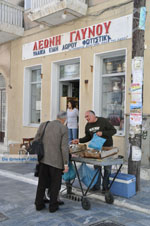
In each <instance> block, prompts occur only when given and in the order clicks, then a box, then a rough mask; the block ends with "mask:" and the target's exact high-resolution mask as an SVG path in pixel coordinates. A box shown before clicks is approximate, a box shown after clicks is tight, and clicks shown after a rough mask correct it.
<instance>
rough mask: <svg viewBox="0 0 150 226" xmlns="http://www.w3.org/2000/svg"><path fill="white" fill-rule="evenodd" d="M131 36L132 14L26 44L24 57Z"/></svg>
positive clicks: (114, 40) (124, 38)
mask: <svg viewBox="0 0 150 226" xmlns="http://www.w3.org/2000/svg"><path fill="white" fill-rule="evenodd" d="M122 28H123V29H122ZM131 37H132V14H131V15H127V16H123V17H120V18H117V19H113V20H109V21H106V22H103V23H99V24H95V25H93V26H89V27H85V28H80V29H78V30H74V31H71V32H67V33H63V34H59V35H56V36H52V37H48V38H45V39H41V40H38V41H35V42H31V43H27V44H24V45H23V48H22V59H23V60H27V59H31V58H35V57H41V56H46V55H50V54H55V53H61V52H65V51H69V50H77V49H80V48H86V47H89V46H96V45H100V44H106V43H111V42H117V41H121V40H126V39H129V38H131Z"/></svg>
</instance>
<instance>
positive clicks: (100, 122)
mask: <svg viewBox="0 0 150 226" xmlns="http://www.w3.org/2000/svg"><path fill="white" fill-rule="evenodd" d="M98 131H101V132H102V136H101V137H103V138H105V139H106V141H105V143H104V145H103V146H105V147H110V146H113V140H112V136H113V135H114V134H115V133H116V129H115V128H114V127H113V125H112V124H111V123H110V122H109V121H108V119H106V118H103V117H97V121H96V122H94V123H87V124H86V126H85V136H84V137H82V138H80V139H79V142H80V143H86V142H88V141H90V140H91V139H92V137H93V134H94V133H96V132H98Z"/></svg>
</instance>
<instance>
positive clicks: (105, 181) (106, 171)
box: [94, 166, 111, 190]
mask: <svg viewBox="0 0 150 226" xmlns="http://www.w3.org/2000/svg"><path fill="white" fill-rule="evenodd" d="M94 168H95V169H97V168H99V166H94ZM101 170H102V167H101ZM110 174H111V166H104V178H103V183H102V186H103V190H107V189H108V185H109V176H110ZM100 186H101V174H100V172H99V175H98V179H97V182H96V184H95V185H94V187H95V188H96V189H100Z"/></svg>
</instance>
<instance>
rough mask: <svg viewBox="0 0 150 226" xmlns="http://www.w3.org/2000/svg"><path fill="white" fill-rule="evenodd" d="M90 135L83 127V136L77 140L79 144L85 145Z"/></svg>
mask: <svg viewBox="0 0 150 226" xmlns="http://www.w3.org/2000/svg"><path fill="white" fill-rule="evenodd" d="M91 138H92V137H91V135H90V133H89V132H88V130H87V125H86V126H85V136H84V137H82V138H80V139H79V143H86V142H88V141H90V140H91Z"/></svg>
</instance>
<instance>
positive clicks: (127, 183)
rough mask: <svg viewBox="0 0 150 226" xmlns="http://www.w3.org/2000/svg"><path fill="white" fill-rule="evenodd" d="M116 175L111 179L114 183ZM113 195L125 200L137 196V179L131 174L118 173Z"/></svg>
mask: <svg viewBox="0 0 150 226" xmlns="http://www.w3.org/2000/svg"><path fill="white" fill-rule="evenodd" d="M114 176H115V173H113V174H111V175H110V177H109V180H110V183H111V182H112V180H113V178H114ZM110 191H111V193H112V194H114V195H118V196H123V197H125V198H130V197H132V196H133V195H135V194H136V177H135V176H134V175H131V174H124V173H118V175H117V177H116V179H115V181H114V182H113V184H112V187H111V189H110Z"/></svg>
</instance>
